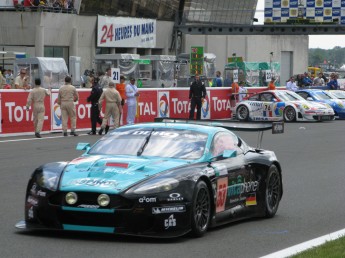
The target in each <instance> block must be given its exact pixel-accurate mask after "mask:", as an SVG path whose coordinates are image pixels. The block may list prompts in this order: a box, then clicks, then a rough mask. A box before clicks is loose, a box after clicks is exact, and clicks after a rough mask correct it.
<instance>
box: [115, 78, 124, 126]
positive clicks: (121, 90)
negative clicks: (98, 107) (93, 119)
mask: <svg viewBox="0 0 345 258" xmlns="http://www.w3.org/2000/svg"><path fill="white" fill-rule="evenodd" d="M125 80H126V78H125V76H123V75H121V76H120V83H117V84H116V90H117V91H118V92H119V93H120V96H121V99H122V100H121V106H122V110H123V106H124V105H125V99H126V84H125ZM119 122H121V115H120V118H119Z"/></svg>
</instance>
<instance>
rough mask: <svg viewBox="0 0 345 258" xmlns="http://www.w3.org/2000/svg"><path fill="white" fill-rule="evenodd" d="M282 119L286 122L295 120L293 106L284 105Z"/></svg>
mask: <svg viewBox="0 0 345 258" xmlns="http://www.w3.org/2000/svg"><path fill="white" fill-rule="evenodd" d="M284 121H286V122H294V121H296V110H295V109H294V108H293V107H286V108H285V109H284Z"/></svg>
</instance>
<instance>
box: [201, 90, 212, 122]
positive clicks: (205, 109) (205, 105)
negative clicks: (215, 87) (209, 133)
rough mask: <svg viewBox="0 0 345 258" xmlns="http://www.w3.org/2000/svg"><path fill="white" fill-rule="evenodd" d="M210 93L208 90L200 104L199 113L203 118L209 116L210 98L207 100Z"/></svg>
mask: <svg viewBox="0 0 345 258" xmlns="http://www.w3.org/2000/svg"><path fill="white" fill-rule="evenodd" d="M209 95H210V93H209V92H208V93H207V95H206V98H205V99H204V101H203V102H202V104H201V114H202V117H203V118H208V117H209V113H210V100H209V97H208V96H209Z"/></svg>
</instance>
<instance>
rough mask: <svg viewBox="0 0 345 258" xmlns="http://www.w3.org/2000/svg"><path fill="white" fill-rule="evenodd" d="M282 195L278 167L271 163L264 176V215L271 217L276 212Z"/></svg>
mask: <svg viewBox="0 0 345 258" xmlns="http://www.w3.org/2000/svg"><path fill="white" fill-rule="evenodd" d="M281 195H282V185H281V178H280V173H279V171H278V168H277V167H276V166H275V165H272V166H271V167H270V168H269V170H268V174H267V178H266V189H265V217H266V218H272V217H274V215H275V214H276V212H277V210H278V206H279V202H280V199H281Z"/></svg>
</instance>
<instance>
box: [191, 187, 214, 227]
mask: <svg viewBox="0 0 345 258" xmlns="http://www.w3.org/2000/svg"><path fill="white" fill-rule="evenodd" d="M209 218H210V196H209V194H208V191H207V190H206V189H200V191H199V192H198V196H197V199H196V202H195V213H194V221H195V225H196V226H197V227H198V228H199V230H201V231H203V230H205V229H206V228H207V224H208V221H209Z"/></svg>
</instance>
